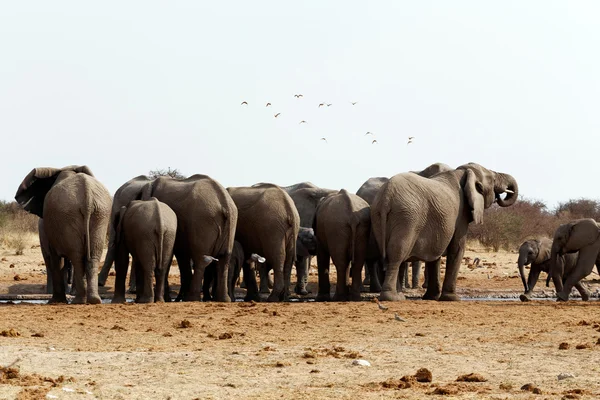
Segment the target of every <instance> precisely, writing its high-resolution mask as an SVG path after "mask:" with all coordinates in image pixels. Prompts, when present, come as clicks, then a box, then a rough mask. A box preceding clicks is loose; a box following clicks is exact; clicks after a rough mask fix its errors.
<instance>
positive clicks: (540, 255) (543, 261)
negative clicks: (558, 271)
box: [517, 238, 590, 301]
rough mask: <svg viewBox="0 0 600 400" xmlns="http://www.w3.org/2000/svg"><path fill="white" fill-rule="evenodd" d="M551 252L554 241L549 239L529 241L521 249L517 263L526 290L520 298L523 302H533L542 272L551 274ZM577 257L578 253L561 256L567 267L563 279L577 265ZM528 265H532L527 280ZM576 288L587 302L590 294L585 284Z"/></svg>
mask: <svg viewBox="0 0 600 400" xmlns="http://www.w3.org/2000/svg"><path fill="white" fill-rule="evenodd" d="M551 251H552V240H551V239H547V238H538V239H532V240H527V241H525V242H524V243H523V244H522V245H521V247H520V248H519V260H518V261H517V263H518V266H519V273H520V274H521V281H523V287H524V288H525V293H524V294H522V295H521V296H520V297H519V298H520V299H521V301H529V300H531V293H532V292H533V289H534V288H535V284H536V283H537V281H538V279H539V276H540V272H542V271H543V272H545V273H547V274H549V273H550V254H551ZM577 256H578V253H567V254H564V255H562V256H561V257H562V262H563V263H564V267H565V270H564V274H563V279H564V276H565V275H567V274H568V273H569V272H570V271H571V270H572V269H573V268H574V267H575V265H576V264H577ZM526 265H531V268H530V270H529V276H528V277H527V278H525V266H526ZM548 276H550V275H548ZM575 287H576V288H577V290H578V291H579V293H580V294H581V298H582V300H586V301H587V300H588V299H589V298H590V292H589V291H588V290H587V289H586V287H585V286H584V285H583V283H581V282H578V283H577V284H576V285H575Z"/></svg>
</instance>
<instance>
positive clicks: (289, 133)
mask: <svg viewBox="0 0 600 400" xmlns="http://www.w3.org/2000/svg"><path fill="white" fill-rule="evenodd" d="M599 16H600V3H597V2H593V1H579V2H576V3H574V2H567V1H528V2H517V1H506V2H502V3H489V2H477V1H455V2H451V3H449V2H442V1H426V2H405V1H381V2H376V3H373V2H372V3H368V4H367V3H364V2H358V1H343V2H342V1H328V2H317V1H305V2H302V3H295V4H288V3H282V2H276V1H259V2H242V1H229V2H218V3H217V2H214V3H212V2H211V3H210V4H208V3H207V2H193V1H179V2H176V3H168V4H167V3H162V2H154V1H148V2H115V1H106V2H102V3H82V2H77V1H56V2H41V1H33V2H27V3H22V2H9V3H6V4H5V5H4V7H3V12H2V14H1V15H0V44H1V48H2V49H3V52H2V63H0V110H2V113H1V118H0V132H2V137H3V138H4V140H3V141H2V149H3V153H4V154H3V155H2V157H0V167H1V168H2V171H3V172H2V176H1V177H0V182H1V185H0V199H2V200H13V197H14V194H15V192H16V190H17V187H18V185H19V183H20V182H21V181H22V179H23V178H24V177H25V176H26V175H27V174H28V173H29V171H31V169H32V168H34V167H44V166H52V167H58V168H60V167H63V166H66V165H71V164H85V165H88V166H89V167H90V168H91V169H92V171H93V172H94V174H95V175H96V177H97V178H98V179H99V180H100V181H101V182H102V183H104V184H105V185H106V187H107V188H108V189H109V191H110V192H111V193H114V192H115V190H116V189H117V188H118V187H119V186H120V185H121V184H123V183H124V182H126V181H127V180H129V179H130V178H132V177H134V176H137V175H140V174H147V173H148V172H149V171H150V170H154V169H162V168H167V167H171V168H177V169H178V170H180V171H181V172H182V173H183V174H185V175H192V174H194V173H202V174H207V175H210V176H211V177H213V178H214V179H216V180H218V181H219V182H220V183H221V184H222V185H223V186H226V187H227V186H245V185H252V184H254V183H257V182H273V183H277V184H280V185H282V186H285V185H291V184H294V183H298V182H301V181H310V182H313V183H314V184H316V185H318V186H322V187H327V188H331V189H340V188H345V189H348V190H349V191H353V192H355V191H356V190H357V189H358V188H359V187H360V185H361V184H362V183H363V182H364V181H365V180H366V179H368V178H369V177H372V176H388V177H389V176H392V175H394V174H396V173H400V172H405V171H409V170H420V169H423V168H425V167H426V166H428V165H429V164H431V163H434V162H444V163H446V164H449V165H450V166H452V167H457V166H459V165H462V164H465V163H467V162H471V161H472V162H477V163H479V164H481V165H483V166H484V167H487V168H489V169H492V170H495V171H498V172H505V173H509V174H511V175H513V176H514V177H515V178H516V179H517V181H518V183H519V189H520V194H522V195H524V196H525V197H527V198H531V199H538V200H541V201H544V202H545V203H546V204H547V205H548V207H549V208H553V207H555V206H556V204H557V203H558V202H560V201H567V200H569V199H577V198H582V197H584V198H590V199H597V198H599V197H600V196H599V195H598V193H599V192H598V190H597V189H596V188H595V187H594V186H595V182H594V181H593V178H594V176H593V174H594V171H597V170H598V169H597V168H596V167H594V165H595V163H594V160H593V156H594V155H595V153H596V152H597V148H598V147H599V146H600V135H598V133H599V132H600V129H599V128H600V117H599V116H598V111H597V110H598V108H599V105H600V104H599V103H600V78H599V73H598V71H600V55H599V54H598V51H597V50H596V49H598V48H599V47H600V46H599V45H600V24H598V23H597V20H598V17H599ZM294 94H302V95H303V97H302V98H296V97H294ZM243 101H247V102H248V105H247V106H246V105H241V102H243ZM267 102H270V103H272V105H271V106H270V107H265V104H266V103H267ZM351 102H357V104H356V105H352V104H351ZM320 103H331V106H330V107H328V106H323V107H318V105H319V104H320ZM276 113H281V114H280V115H279V117H278V118H275V117H274V114H276ZM302 120H305V121H307V123H306V124H300V123H299V122H300V121H302ZM367 131H370V132H373V133H374V137H371V136H365V133H366V132H367ZM409 136H414V137H415V139H414V140H413V143H411V144H410V145H407V140H408V137H409ZM322 137H325V138H327V143H326V142H324V141H322V140H320V139H321V138H322ZM373 139H376V140H377V143H376V144H371V142H372V140H373ZM578 174H579V175H578ZM590 178H592V182H591V183H588V181H590Z"/></svg>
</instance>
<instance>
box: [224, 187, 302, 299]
mask: <svg viewBox="0 0 600 400" xmlns="http://www.w3.org/2000/svg"><path fill="white" fill-rule="evenodd" d="M227 191H228V192H229V194H230V195H231V198H232V199H233V201H234V202H235V205H236V206H237V209H238V224H237V230H236V233H235V240H237V241H238V242H240V244H241V245H242V248H243V249H244V254H252V253H256V254H260V255H261V256H263V257H265V258H266V262H265V265H266V268H264V269H262V270H263V271H265V273H267V274H268V272H269V270H271V269H273V273H274V283H273V290H272V291H271V294H270V295H269V297H268V301H285V300H288V298H289V287H290V278H291V273H292V265H293V263H294V259H295V258H296V240H297V237H298V230H299V228H300V216H299V215H298V211H297V210H296V206H295V205H294V202H293V201H292V199H291V198H290V196H289V195H288V194H287V193H286V192H285V191H283V190H282V189H281V188H280V187H279V186H277V185H273V184H260V185H254V186H252V187H230V188H227ZM244 267H246V264H244ZM261 278H262V277H261ZM261 280H264V281H266V279H261ZM244 281H245V283H246V290H247V295H246V297H245V300H246V301H249V300H254V301H257V300H259V296H258V287H257V284H256V279H255V277H254V274H253V273H252V271H250V270H247V269H244Z"/></svg>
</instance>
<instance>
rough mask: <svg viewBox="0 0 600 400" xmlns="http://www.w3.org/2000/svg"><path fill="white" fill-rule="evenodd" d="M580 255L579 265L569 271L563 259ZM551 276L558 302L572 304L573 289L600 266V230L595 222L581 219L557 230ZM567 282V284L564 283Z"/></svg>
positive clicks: (552, 254)
mask: <svg viewBox="0 0 600 400" xmlns="http://www.w3.org/2000/svg"><path fill="white" fill-rule="evenodd" d="M574 252H579V256H578V258H577V263H576V264H575V266H574V267H573V268H572V269H571V270H570V271H567V269H566V266H565V263H564V261H563V257H561V256H563V255H565V254H569V253H574ZM550 258H551V261H550V276H551V277H552V281H553V282H554V287H555V288H556V296H557V300H558V301H567V300H569V294H570V293H571V289H572V288H573V286H575V285H577V284H578V283H579V281H581V280H582V279H583V278H585V277H586V276H588V275H589V274H590V273H591V272H592V270H593V269H594V264H596V265H598V264H600V226H598V223H597V222H596V221H595V220H593V219H591V218H585V219H578V220H575V221H571V222H569V223H566V224H563V225H561V226H559V227H558V229H556V232H555V233H554V240H553V242H552V251H551V254H550ZM563 282H564V283H563Z"/></svg>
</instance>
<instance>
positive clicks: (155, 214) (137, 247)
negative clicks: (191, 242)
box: [112, 197, 177, 303]
mask: <svg viewBox="0 0 600 400" xmlns="http://www.w3.org/2000/svg"><path fill="white" fill-rule="evenodd" d="M113 222H114V226H116V227H117V229H116V240H115V245H116V250H117V252H116V257H115V270H116V274H117V276H116V280H115V295H114V297H113V300H112V302H113V303H123V302H125V278H126V276H127V269H128V268H129V254H131V256H132V259H133V266H134V268H133V269H134V274H135V281H136V286H137V295H136V299H135V301H136V302H137V303H152V302H153V301H156V302H162V301H163V299H164V300H166V301H169V300H170V298H169V297H168V296H169V293H168V290H165V286H166V282H167V280H166V277H167V274H168V273H169V269H170V268H171V262H172V261H173V245H174V243H175V235H176V233H177V216H176V215H175V212H173V210H171V208H170V207H169V206H168V205H166V204H164V203H161V202H160V201H158V200H157V199H156V198H154V197H152V198H151V199H150V200H146V201H141V200H134V201H132V202H130V203H129V204H128V205H127V207H121V211H120V212H119V214H117V215H116V216H115V220H114V221H113ZM153 276H155V277H156V290H155V289H154V287H153Z"/></svg>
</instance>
